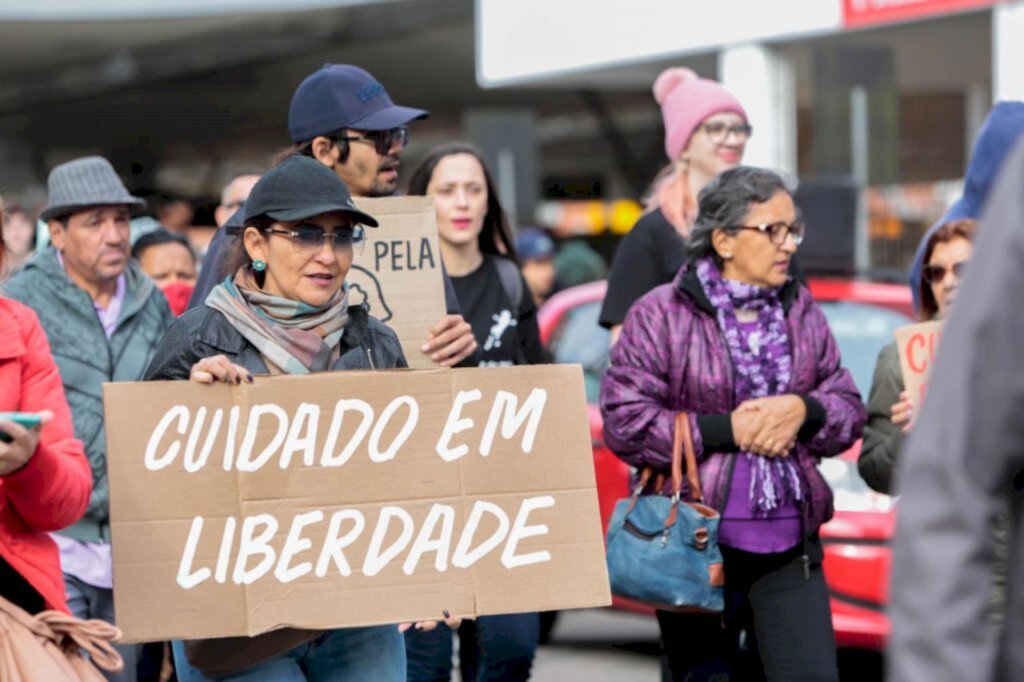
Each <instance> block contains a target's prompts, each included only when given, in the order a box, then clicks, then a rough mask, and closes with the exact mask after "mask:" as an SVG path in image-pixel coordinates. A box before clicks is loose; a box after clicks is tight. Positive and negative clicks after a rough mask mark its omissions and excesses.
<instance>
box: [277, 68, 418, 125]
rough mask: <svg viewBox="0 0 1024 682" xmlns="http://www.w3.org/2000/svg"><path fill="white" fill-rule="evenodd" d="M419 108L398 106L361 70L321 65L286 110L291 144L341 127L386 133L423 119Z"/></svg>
mask: <svg viewBox="0 0 1024 682" xmlns="http://www.w3.org/2000/svg"><path fill="white" fill-rule="evenodd" d="M429 115H430V114H429V113H428V112H426V111H424V110H423V109H412V108H410V107H400V106H398V105H396V104H395V103H394V102H392V101H391V97H389V96H388V91H387V90H385V89H384V86H383V85H381V84H380V83H379V82H378V81H377V79H376V78H374V77H373V76H372V75H370V73H369V72H368V71H366V70H365V69H360V68H359V67H358V66H352V65H351V64H324V65H323V67H322V68H320V69H319V70H318V71H316V72H315V73H313V74H312V75H310V76H308V77H307V78H306V80H304V81H302V82H301V83H300V84H299V87H298V88H296V90H295V94H294V95H292V103H291V106H290V107H289V109H288V134H289V135H291V138H292V142H296V143H298V142H304V141H306V140H312V139H313V138H314V137H316V136H317V135H327V134H328V133H333V132H334V131H336V130H340V129H342V128H352V129H355V130H390V129H392V128H398V127H400V126H404V125H405V124H406V123H408V122H409V121H413V120H416V119H418V118H426V117H427V116H429Z"/></svg>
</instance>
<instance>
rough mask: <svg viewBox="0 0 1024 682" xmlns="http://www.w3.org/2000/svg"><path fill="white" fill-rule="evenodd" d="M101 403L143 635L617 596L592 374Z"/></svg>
mask: <svg viewBox="0 0 1024 682" xmlns="http://www.w3.org/2000/svg"><path fill="white" fill-rule="evenodd" d="M103 390H104V402H105V410H106V428H107V461H108V470H109V477H110V509H111V525H112V533H113V554H114V575H115V579H114V602H115V604H116V609H117V615H116V619H117V624H118V625H119V626H120V627H121V628H122V629H123V630H124V632H125V635H126V638H128V640H129V641H145V640H168V639H179V638H206V637H227V636H236V635H255V634H258V633H261V632H265V631H269V630H273V629H276V628H280V627H284V626H295V627H300V628H310V629H329V628H335V627H347V626H366V625H374V624H384V623H399V622H403V621H417V620H427V619H431V620H436V619H439V618H441V616H442V611H444V610H446V609H447V610H449V611H450V612H451V613H452V614H453V615H461V616H476V615H483V614H497V613H511V612H522V611H542V610H548V609H563V608H577V607H589V606H603V605H607V604H609V603H610V601H611V599H610V594H609V589H608V575H607V569H606V566H605V554H604V543H603V539H602V536H601V522H600V517H599V512H598V506H597V493H596V491H595V480H594V465H593V460H592V454H591V445H590V432H589V426H588V420H587V414H586V405H585V398H584V390H583V375H582V372H581V370H580V368H579V366H570V365H566V366H554V365H547V366H543V367H510V368H499V369H495V368H488V369H463V370H442V369H436V370H422V371H409V370H392V371H380V372H337V373H323V374H315V375H311V376H276V377H257V378H256V381H255V383H253V384H251V385H246V384H243V385H240V386H235V385H226V384H218V385H213V386H204V385H200V384H195V383H191V382H187V381H174V382H148V383H114V384H105V385H104V387H103Z"/></svg>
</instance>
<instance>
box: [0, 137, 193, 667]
mask: <svg viewBox="0 0 1024 682" xmlns="http://www.w3.org/2000/svg"><path fill="white" fill-rule="evenodd" d="M48 185H49V197H48V200H49V203H48V205H47V207H46V208H45V209H44V210H43V211H42V213H41V214H40V218H41V219H42V220H45V221H46V222H47V223H48V225H49V228H50V241H51V244H52V246H51V247H48V248H45V249H43V250H41V251H40V252H39V253H37V254H36V256H35V257H34V258H33V259H32V260H30V261H29V262H28V263H27V264H26V265H25V267H24V268H23V269H22V270H21V271H20V272H18V273H17V274H16V275H14V277H12V278H11V279H10V280H9V281H8V282H7V284H6V285H5V286H4V293H5V294H6V295H7V296H9V297H10V298H13V299H16V300H18V301H21V302H22V303H24V304H26V305H28V306H29V307H31V308H32V309H33V310H34V311H35V312H36V314H37V315H38V316H39V321H40V322H41V323H42V325H43V328H44V330H45V331H46V335H47V337H48V338H49V341H50V347H51V348H52V349H53V356H54V358H55V359H56V361H57V365H58V368H59V369H60V374H61V377H62V378H63V382H64V390H65V392H66V393H67V397H68V404H69V405H70V406H71V415H72V418H73V420H74V426H75V436H76V437H77V438H79V439H80V440H81V441H82V442H83V443H84V444H85V452H86V455H87V456H88V458H89V463H90V465H91V466H92V476H93V493H92V498H91V499H90V500H89V508H88V510H87V511H86V514H85V517H84V518H83V519H82V520H81V521H80V522H78V523H77V524H75V525H74V526H71V527H70V528H68V529H66V530H63V531H61V532H60V534H59V535H55V536H54V539H55V540H56V541H57V545H58V547H59V548H60V553H61V566H62V568H63V571H64V579H65V583H66V587H67V591H68V605H69V606H70V607H71V610H72V611H73V612H74V614H75V615H76V616H78V617H80V618H101V619H103V620H106V621H109V622H113V620H114V607H113V591H112V563H111V553H110V511H109V506H108V495H109V487H108V484H107V462H106V438H105V433H104V428H103V394H102V390H101V387H102V385H103V383H104V382H107V381H138V380H141V379H142V376H143V374H144V373H145V370H146V367H147V366H148V365H149V362H150V360H151V359H152V356H153V350H154V349H155V348H156V346H157V343H158V342H159V341H160V339H161V338H162V337H163V335H164V332H165V331H166V330H167V328H168V327H169V326H170V324H171V322H172V321H173V319H174V318H173V317H172V315H171V311H170V308H169V307H168V305H167V300H166V299H165V298H164V295H163V294H162V293H160V290H159V289H157V287H156V286H155V285H154V284H153V282H152V281H150V280H149V279H148V278H147V277H146V276H145V275H144V274H143V273H142V271H141V270H140V269H139V266H138V264H137V263H136V262H135V261H133V260H131V258H130V249H131V245H130V243H129V224H128V221H129V218H130V217H131V214H132V211H133V210H136V209H138V208H140V207H141V206H143V205H144V202H143V201H142V200H141V199H138V198H136V197H133V196H132V195H131V194H129V193H128V190H127V189H125V186H124V185H123V184H122V182H121V180H120V178H118V176H117V174H116V173H115V172H114V168H113V167H112V166H111V165H110V162H109V161H107V160H106V159H104V158H101V157H98V156H91V157H86V158H82V159H76V160H74V161H69V162H67V163H64V164H61V165H59V166H57V167H56V168H54V169H53V170H52V171H51V172H50V177H49V181H48ZM118 648H119V650H120V651H121V654H122V656H124V659H125V667H124V671H123V672H122V673H120V674H117V675H114V676H111V677H110V679H112V680H128V681H130V680H134V679H135V664H136V660H137V657H138V647H136V646H119V647H118Z"/></svg>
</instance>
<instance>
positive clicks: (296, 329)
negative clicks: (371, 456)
mask: <svg viewBox="0 0 1024 682" xmlns="http://www.w3.org/2000/svg"><path fill="white" fill-rule="evenodd" d="M376 225H377V222H376V221H375V220H374V219H373V218H372V217H371V216H369V215H367V214H365V213H363V212H361V211H359V210H358V209H356V207H355V205H354V204H353V203H352V199H351V197H350V195H349V192H348V188H347V187H346V186H345V183H343V182H342V181H341V180H340V179H339V178H338V177H337V176H336V175H335V174H334V173H333V172H332V171H331V170H330V169H328V168H327V167H326V166H324V165H323V164H320V163H318V162H316V161H315V160H313V159H309V158H306V157H301V156H297V157H292V158H290V159H288V160H286V161H284V162H283V163H281V164H280V165H279V166H277V167H276V168H274V169H273V170H271V171H270V172H268V173H267V174H265V175H264V176H263V177H262V178H261V179H260V181H259V182H258V183H256V186H255V187H254V188H253V190H252V193H251V194H250V195H249V200H248V201H247V202H246V216H245V231H244V233H243V235H242V240H241V241H240V242H239V245H238V249H237V252H236V253H235V254H234V259H235V261H234V266H235V267H234V268H233V272H234V273H235V274H234V275H233V276H231V277H228V278H226V279H225V280H224V281H223V282H222V283H221V284H220V285H218V286H217V287H215V288H214V289H213V291H212V292H211V293H210V295H209V296H208V297H207V299H206V303H205V305H203V306H202V307H199V308H196V309H194V310H191V311H189V312H187V313H185V314H184V315H183V316H182V317H180V318H179V319H178V321H177V322H176V323H175V324H174V326H172V327H171V328H170V330H169V331H168V332H167V335H166V336H165V337H164V339H163V341H162V342H161V345H160V348H159V349H158V351H157V352H156V355H155V357H156V358H157V359H156V360H155V361H154V363H153V365H152V366H150V368H149V371H148V373H147V379H151V380H152V379H186V378H187V379H190V380H192V381H196V382H200V383H213V382H215V381H226V382H233V383H241V382H242V381H253V375H257V374H268V373H270V374H308V373H311V372H322V371H328V370H341V369H379V368H392V367H405V366H406V361H405V357H404V356H403V355H402V349H401V346H400V345H399V343H398V337H397V336H396V335H395V333H394V332H393V331H391V330H390V329H389V328H388V327H386V326H385V325H384V324H383V323H382V322H379V321H377V320H376V319H374V318H372V317H370V316H369V315H368V313H367V311H366V309H365V308H363V307H357V306H349V305H348V294H347V290H346V289H345V287H344V286H343V285H344V282H345V277H346V275H347V274H348V271H349V268H350V266H351V265H352V257H353V253H354V249H355V248H358V247H359V246H360V245H361V243H362V241H363V240H364V238H365V229H366V227H376ZM185 651H187V658H188V663H191V664H192V665H194V666H196V667H197V668H199V669H201V670H202V672H203V673H205V674H209V675H216V676H217V679H218V680H234V681H239V682H240V681H243V680H244V681H245V682H248V681H250V680H271V679H272V680H282V681H286V682H287V681H292V680H295V681H300V680H316V681H317V682H334V681H336V680H369V679H373V680H383V681H386V682H401V681H404V680H405V646H404V644H403V642H402V636H401V634H400V633H399V631H398V629H397V628H396V627H395V626H393V625H389V626H379V627H367V628H345V629H336V630H330V631H326V632H325V631H307V630H295V629H284V630H275V631H273V632H270V633H267V634H264V635H260V636H257V637H253V638H247V637H233V638H228V639H217V640H204V641H197V642H189V643H187V645H185V646H182V644H181V643H180V642H179V643H176V644H175V658H176V660H177V662H178V668H179V670H178V675H179V679H181V680H183V682H186V681H189V680H202V679H205V678H204V677H202V675H200V674H198V673H197V672H196V671H195V669H194V668H192V667H191V666H190V665H188V664H187V663H186V661H185V660H184V656H183V654H184V653H185Z"/></svg>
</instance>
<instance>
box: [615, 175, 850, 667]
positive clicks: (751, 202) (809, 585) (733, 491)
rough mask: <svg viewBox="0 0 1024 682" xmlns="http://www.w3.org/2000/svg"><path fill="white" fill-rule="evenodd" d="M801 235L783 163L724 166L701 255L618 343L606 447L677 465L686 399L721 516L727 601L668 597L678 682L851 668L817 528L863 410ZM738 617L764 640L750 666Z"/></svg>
mask: <svg viewBox="0 0 1024 682" xmlns="http://www.w3.org/2000/svg"><path fill="white" fill-rule="evenodd" d="M803 236H804V226H803V225H802V224H801V223H798V222H797V213H796V208H795V206H794V204H793V198H792V195H791V194H790V192H789V191H788V190H787V188H786V186H785V184H784V182H783V180H782V178H780V177H779V176H778V175H777V174H775V173H773V172H771V171H768V170H764V169H760V168H750V167H739V168H734V169H731V170H728V171H725V172H724V173H722V174H721V175H719V176H718V177H717V178H715V179H714V180H712V181H711V182H710V183H709V184H708V186H707V187H706V188H705V189H704V191H703V192H702V194H701V197H700V211H699V214H698V217H697V220H696V222H695V224H694V226H693V230H692V232H691V234H690V241H689V245H688V251H689V256H690V262H689V263H687V264H686V265H685V266H684V267H683V268H681V269H680V271H679V273H678V274H677V276H676V279H675V281H674V282H673V283H672V284H671V285H665V286H659V287H657V288H655V289H654V290H653V291H651V292H650V293H648V294H646V295H645V296H643V297H642V298H641V299H640V300H639V301H638V302H637V303H636V305H634V306H633V307H632V309H631V310H630V312H629V314H628V315H627V317H626V323H625V325H624V326H623V329H622V335H621V337H620V338H619V341H618V343H616V344H615V345H614V346H613V347H612V351H611V366H610V368H609V370H608V373H607V374H606V375H605V378H604V382H603V385H602V387H601V411H602V413H603V415H604V434H605V438H606V440H607V442H608V445H609V447H610V448H611V450H612V451H613V452H615V453H616V454H617V455H618V456H620V457H621V458H622V459H623V460H625V461H626V462H627V463H628V464H630V465H631V466H635V467H644V466H651V467H655V468H657V469H659V470H662V471H667V470H668V469H669V466H670V463H671V461H670V460H671V452H672V440H673V433H672V432H673V430H674V426H673V423H674V420H675V415H676V413H677V412H678V411H680V410H681V411H685V412H686V413H687V414H688V416H689V420H690V426H691V428H692V432H693V441H694V448H695V450H696V453H697V458H698V462H699V463H700V475H701V479H702V482H703V485H704V492H705V500H704V503H705V504H707V505H709V506H711V507H713V508H715V509H718V510H720V511H721V515H722V521H721V525H720V528H719V543H720V545H721V547H722V554H723V557H724V560H725V590H726V598H725V603H726V610H725V613H724V614H722V615H720V614H712V615H702V614H686V613H672V612H667V611H659V612H658V624H659V626H660V627H661V637H662V645H663V649H664V652H665V654H666V655H667V657H668V663H669V667H670V669H671V672H672V679H674V680H679V681H680V682H681V681H683V680H692V679H705V677H706V676H710V675H713V674H722V672H723V670H722V664H723V663H724V664H726V666H725V667H730V666H731V668H732V670H731V674H732V678H731V679H740V680H747V679H760V678H761V676H762V675H764V676H765V677H766V678H767V679H768V680H775V681H779V682H782V681H788V680H837V679H838V669H837V661H836V643H835V635H834V634H833V630H832V616H831V613H830V611H829V596H828V590H827V588H826V585H825V577H824V573H823V572H822V567H821V562H822V558H823V552H822V548H821V543H820V540H819V538H818V529H819V528H820V527H821V525H822V524H823V523H825V522H826V521H828V520H829V518H830V517H831V515H832V490H831V489H830V488H829V486H828V484H827V483H826V482H825V480H824V478H823V477H822V475H821V473H820V472H819V471H818V468H817V464H818V462H819V460H820V459H821V458H822V457H828V456H833V455H837V454H839V453H840V452H842V451H843V450H845V449H846V448H848V447H849V446H850V445H852V444H853V442H854V441H856V439H857V438H858V437H859V436H860V431H861V428H862V427H863V425H864V420H865V416H866V415H865V410H864V406H863V405H862V404H861V399H860V395H859V394H858V392H857V388H856V385H855V384H854V382H853V377H852V376H851V375H850V373H849V372H848V371H847V370H846V369H845V368H844V367H843V366H842V363H841V358H840V356H839V347H838V345H837V343H836V341H835V338H834V337H833V336H832V333H831V332H830V331H829V328H828V322H827V320H826V318H825V315H824V313H823V312H822V310H821V308H820V307H819V306H818V305H817V304H816V303H815V302H814V301H813V299H812V297H811V293H810V291H808V290H807V288H806V287H804V286H803V285H801V284H799V283H798V282H797V281H796V280H795V279H794V278H793V277H792V276H791V274H790V272H789V264H790V263H791V262H792V258H793V255H794V254H795V253H796V251H797V248H798V246H799V245H800V242H801V241H802V240H803ZM657 492H660V491H657ZM723 615H724V625H725V627H724V629H723ZM741 630H743V631H746V632H747V634H748V641H747V646H749V647H750V649H752V650H753V652H756V653H757V654H759V656H756V655H755V656H752V657H747V660H745V661H744V662H743V665H740V658H738V657H737V656H736V652H737V651H738V649H739V647H740V632H741ZM755 642H756V644H755ZM751 659H753V660H751ZM757 659H759V660H757ZM716 667H717V668H718V669H716Z"/></svg>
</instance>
